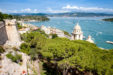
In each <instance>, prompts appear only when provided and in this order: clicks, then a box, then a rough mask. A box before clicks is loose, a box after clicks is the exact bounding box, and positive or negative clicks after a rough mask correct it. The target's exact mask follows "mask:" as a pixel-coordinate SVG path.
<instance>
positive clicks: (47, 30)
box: [40, 25, 65, 37]
mask: <svg viewBox="0 0 113 75" xmlns="http://www.w3.org/2000/svg"><path fill="white" fill-rule="evenodd" d="M40 29H41V30H43V31H44V32H45V33H46V34H57V36H58V37H65V34H64V32H63V31H62V30H59V29H56V28H51V27H46V26H44V25H42V26H41V27H40Z"/></svg>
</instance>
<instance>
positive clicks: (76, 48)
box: [20, 31, 113, 75]
mask: <svg viewBox="0 0 113 75" xmlns="http://www.w3.org/2000/svg"><path fill="white" fill-rule="evenodd" d="M22 37H23V40H24V41H25V43H23V44H22V45H21V49H20V51H22V52H24V53H27V54H28V55H30V56H31V59H32V60H36V59H40V60H41V61H42V62H43V63H44V65H43V68H46V70H47V72H46V74H47V75H52V74H54V75H67V74H71V75H84V74H93V75H112V74H113V50H102V49H100V48H98V47H97V46H96V45H95V44H92V43H89V42H86V41H80V40H77V41H72V40H69V39H66V38H58V37H57V38H54V39H48V38H47V37H46V36H45V35H44V34H41V33H40V32H37V31H35V32H34V31H33V32H30V33H26V34H23V35H22Z"/></svg>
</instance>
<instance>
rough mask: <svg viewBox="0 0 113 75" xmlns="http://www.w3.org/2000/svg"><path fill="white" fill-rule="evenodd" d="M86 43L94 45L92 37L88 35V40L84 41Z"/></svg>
mask: <svg viewBox="0 0 113 75" xmlns="http://www.w3.org/2000/svg"><path fill="white" fill-rule="evenodd" d="M86 41H88V42H90V43H94V41H93V40H92V37H91V36H90V35H89V36H88V38H87V39H86Z"/></svg>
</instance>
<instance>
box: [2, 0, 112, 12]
mask: <svg viewBox="0 0 113 75" xmlns="http://www.w3.org/2000/svg"><path fill="white" fill-rule="evenodd" d="M0 12H3V13H65V12H99V13H113V0H0Z"/></svg>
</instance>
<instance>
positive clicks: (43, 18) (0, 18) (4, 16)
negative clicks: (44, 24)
mask: <svg viewBox="0 0 113 75" xmlns="http://www.w3.org/2000/svg"><path fill="white" fill-rule="evenodd" d="M3 19H17V20H22V21H30V20H35V21H48V20H49V18H47V17H46V16H44V15H43V14H40V16H38V15H26V16H22V15H19V14H15V15H14V14H10V15H9V14H4V13H1V12H0V21H3Z"/></svg>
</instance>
